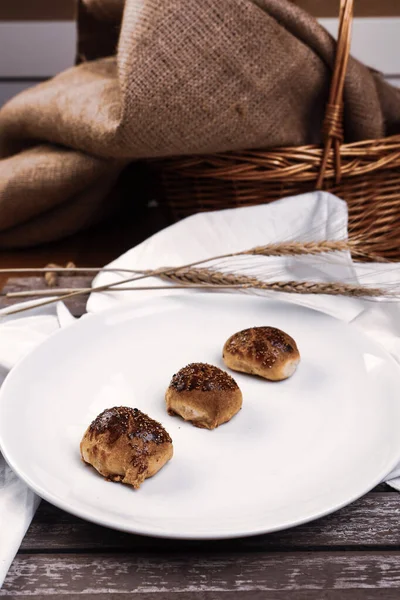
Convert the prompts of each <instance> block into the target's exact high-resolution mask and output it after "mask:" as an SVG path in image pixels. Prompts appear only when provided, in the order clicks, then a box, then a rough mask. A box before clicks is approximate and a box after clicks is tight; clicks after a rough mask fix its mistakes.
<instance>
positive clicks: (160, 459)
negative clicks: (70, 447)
mask: <svg viewBox="0 0 400 600" xmlns="http://www.w3.org/2000/svg"><path fill="white" fill-rule="evenodd" d="M80 449H81V455H82V459H83V460H84V461H85V462H86V463H88V464H90V465H92V466H93V467H94V468H95V469H96V470H97V471H98V472H99V473H100V474H101V475H103V476H104V477H106V478H107V479H109V480H111V481H121V482H122V483H128V484H130V485H133V487H134V488H139V487H140V485H141V484H142V483H143V481H144V480H145V479H147V478H148V477H152V476H153V475H155V474H156V473H157V471H159V470H160V469H161V468H162V467H163V466H164V465H165V463H166V462H168V461H169V460H170V458H172V454H173V447H172V440H171V438H170V436H169V435H168V433H167V432H166V431H165V429H164V427H163V426H162V425H160V423H157V421H154V420H153V419H151V418H150V417H148V416H147V415H145V414H144V413H142V412H141V411H140V410H138V409H137V408H127V407H125V406H119V407H115V408H108V409H107V410H105V411H103V412H102V413H101V414H100V415H99V416H98V417H97V418H96V419H95V420H94V421H93V423H92V424H91V425H90V426H89V427H88V428H87V430H86V432H85V434H84V436H83V438H82V441H81V445H80Z"/></svg>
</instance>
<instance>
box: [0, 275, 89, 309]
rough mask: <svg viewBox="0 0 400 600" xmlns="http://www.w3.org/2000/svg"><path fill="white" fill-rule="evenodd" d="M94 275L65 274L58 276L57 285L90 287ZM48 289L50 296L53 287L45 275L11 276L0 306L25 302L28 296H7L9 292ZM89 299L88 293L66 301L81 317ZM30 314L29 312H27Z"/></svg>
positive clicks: (63, 286)
mask: <svg viewBox="0 0 400 600" xmlns="http://www.w3.org/2000/svg"><path fill="white" fill-rule="evenodd" d="M92 278H93V276H91V277H88V276H84V275H83V276H81V275H73V276H67V275H65V276H64V275H63V276H60V277H59V278H58V283H57V287H62V288H67V287H68V288H73V289H75V288H79V287H85V288H86V287H90V285H91V281H92ZM33 289H35V290H47V291H48V295H49V297H50V296H51V292H52V288H51V287H48V286H47V285H46V282H45V280H44V276H32V277H11V278H10V279H9V280H8V281H7V284H6V285H5V286H4V288H3V290H2V296H1V297H0V307H1V308H4V307H6V306H12V305H13V304H16V303H18V302H24V301H25V300H27V298H6V297H5V294H7V293H9V292H22V291H29V290H33ZM87 299H88V295H87V294H83V295H82V296H75V297H73V298H71V299H69V300H66V301H65V304H66V305H67V306H68V308H69V309H70V311H71V312H72V314H73V315H74V316H76V317H80V316H81V315H82V314H83V313H84V312H85V311H86V302H87ZM27 314H28V313H27Z"/></svg>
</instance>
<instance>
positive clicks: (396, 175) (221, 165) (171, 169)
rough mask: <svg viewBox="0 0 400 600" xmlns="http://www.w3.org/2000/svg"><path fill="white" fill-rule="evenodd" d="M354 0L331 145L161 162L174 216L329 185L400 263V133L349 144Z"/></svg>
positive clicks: (349, 4) (366, 234) (377, 247)
mask: <svg viewBox="0 0 400 600" xmlns="http://www.w3.org/2000/svg"><path fill="white" fill-rule="evenodd" d="M353 4H354V2H353V0H341V3H340V16H339V22H340V26H339V38H338V44H337V52H336V59H335V67H334V71H333V78H332V84H331V90H330V96H329V102H328V105H327V110H326V115H325V120H324V130H323V131H324V140H325V142H324V147H323V148H322V147H320V146H311V145H309V146H299V147H291V148H289V147H285V148H276V149H272V150H266V151H262V150H260V151H253V150H251V151H241V152H233V153H232V152H230V153H220V154H213V155H207V156H191V157H184V158H172V159H166V160H163V161H157V162H156V164H155V165H154V164H153V167H154V166H155V167H156V170H157V172H158V173H159V175H160V176H161V182H162V193H161V194H160V200H161V201H163V202H165V203H166V205H167V207H168V210H169V213H170V215H171V218H172V220H179V219H181V218H182V217H185V216H188V215H191V214H194V213H197V212H201V211H211V210H217V209H218V210H219V209H222V208H233V207H236V206H251V205H255V204H264V203H267V202H272V201H273V200H277V199H279V198H282V197H284V196H289V195H294V194H299V193H303V192H306V191H310V190H315V189H324V190H327V191H330V192H333V193H334V194H337V195H338V196H340V197H341V198H343V199H344V200H346V201H347V203H348V207H349V231H350V234H351V237H352V239H353V240H355V241H356V242H357V243H359V245H360V250H362V251H364V252H367V253H369V254H371V255H376V256H381V257H384V258H387V259H391V260H400V135H396V136H391V137H386V138H383V139H378V140H367V141H362V142H357V143H352V144H342V140H343V127H342V117H343V86H344V78H345V73H346V68H347V62H348V57H349V52H350V40H351V24H352V19H353Z"/></svg>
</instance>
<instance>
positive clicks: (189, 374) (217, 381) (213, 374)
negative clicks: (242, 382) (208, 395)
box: [170, 363, 238, 392]
mask: <svg viewBox="0 0 400 600" xmlns="http://www.w3.org/2000/svg"><path fill="white" fill-rule="evenodd" d="M170 387H171V388H173V389H174V390H176V391H177V392H190V391H192V390H199V391H201V392H214V391H224V390H237V389H238V385H237V383H236V381H235V380H234V379H233V378H232V377H231V376H230V375H228V373H226V372H225V371H222V369H219V368H218V367H214V366H213V365H208V364H206V363H191V364H190V365H187V366H186V367H184V368H183V369H181V370H180V371H178V373H175V375H174V376H173V377H172V380H171V383H170Z"/></svg>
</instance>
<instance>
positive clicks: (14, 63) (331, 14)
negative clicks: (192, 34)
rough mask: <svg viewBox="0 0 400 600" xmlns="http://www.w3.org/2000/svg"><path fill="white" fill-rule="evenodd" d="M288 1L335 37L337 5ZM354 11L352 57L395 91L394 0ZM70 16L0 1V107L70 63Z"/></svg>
mask: <svg viewBox="0 0 400 600" xmlns="http://www.w3.org/2000/svg"><path fill="white" fill-rule="evenodd" d="M160 1H162V0H160ZM292 1H293V2H296V4H298V5H299V6H302V7H303V8H304V9H306V10H308V11H309V12H311V13H312V14H313V15H314V16H316V17H317V18H318V19H319V20H320V22H321V23H322V24H323V25H324V26H325V27H326V28H327V29H328V30H329V31H330V32H331V33H332V34H333V35H336V30H337V18H336V15H337V14H338V8H339V0H292ZM355 6H356V19H355V23H354V29H353V42H352V54H353V55H354V56H356V57H357V58H359V59H360V60H362V61H363V62H365V63H366V64H369V65H370V66H372V67H374V68H376V69H378V70H380V71H382V72H383V73H384V74H385V76H386V77H387V79H388V80H389V81H390V82H391V83H393V84H394V85H399V86H400V0H356V3H355ZM74 11H75V0H0V106H1V105H2V104H3V103H4V102H6V101H7V100H8V99H9V98H11V97H12V96H13V95H14V94H16V93H18V92H20V91H21V90H23V89H25V88H27V87H29V86H31V85H34V84H35V83H36V82H37V81H41V80H43V79H46V78H48V77H51V76H52V75H55V74H56V73H58V72H60V71H62V70H64V69H66V68H68V67H69V66H71V65H72V64H73V61H74V56H75V36H76V34H75V25H74V21H73V18H74Z"/></svg>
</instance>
